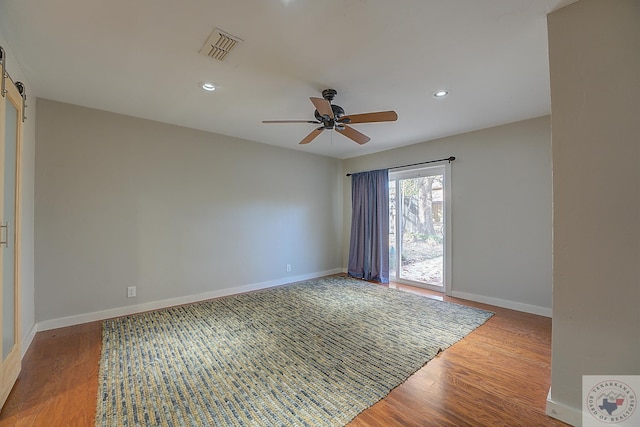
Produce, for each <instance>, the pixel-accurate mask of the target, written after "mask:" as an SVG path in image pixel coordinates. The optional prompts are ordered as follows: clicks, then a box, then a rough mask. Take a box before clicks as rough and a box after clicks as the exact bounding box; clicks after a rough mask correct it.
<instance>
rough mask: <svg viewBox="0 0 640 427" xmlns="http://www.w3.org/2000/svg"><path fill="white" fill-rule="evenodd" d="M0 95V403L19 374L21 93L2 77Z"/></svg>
mask: <svg viewBox="0 0 640 427" xmlns="http://www.w3.org/2000/svg"><path fill="white" fill-rule="evenodd" d="M5 83H6V89H7V92H6V93H5V94H4V96H0V280H1V282H0V287H1V288H2V290H1V291H0V308H1V310H2V313H1V314H0V331H1V333H2V339H1V340H0V356H1V359H0V406H2V405H4V402H5V401H6V399H7V396H8V395H9V392H10V391H11V388H12V387H13V384H14V383H15V381H16V379H17V378H18V375H19V374H20V325H19V319H20V306H19V304H18V302H19V295H20V283H19V282H20V279H19V275H18V271H19V260H18V258H19V255H20V249H19V242H20V239H19V235H20V226H19V211H20V209H19V200H20V197H19V191H20V183H19V177H20V141H21V136H22V102H23V100H22V96H21V95H20V93H19V91H18V89H17V87H16V86H15V85H14V84H13V82H12V81H11V79H10V78H8V77H6V76H5Z"/></svg>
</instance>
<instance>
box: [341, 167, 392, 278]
mask: <svg viewBox="0 0 640 427" xmlns="http://www.w3.org/2000/svg"><path fill="white" fill-rule="evenodd" d="M351 207H352V213H351V243H350V245H349V266H348V271H349V276H351V277H356V278H358V279H365V280H373V281H377V282H381V283H389V171H388V170H387V169H381V170H376V171H370V172H362V173H354V174H353V175H351Z"/></svg>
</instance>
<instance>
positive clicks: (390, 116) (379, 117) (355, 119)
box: [338, 111, 398, 124]
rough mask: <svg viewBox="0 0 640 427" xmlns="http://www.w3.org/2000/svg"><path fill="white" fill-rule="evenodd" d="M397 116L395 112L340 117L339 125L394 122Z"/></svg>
mask: <svg viewBox="0 0 640 427" xmlns="http://www.w3.org/2000/svg"><path fill="white" fill-rule="evenodd" d="M396 120H398V114H397V113H396V112H395V111H378V112H377V113H363V114H350V115H348V116H342V117H340V120H338V121H339V122H340V123H349V124H353V123H375V122H395V121H396Z"/></svg>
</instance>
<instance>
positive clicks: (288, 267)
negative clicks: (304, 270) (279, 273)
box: [287, 264, 291, 273]
mask: <svg viewBox="0 0 640 427" xmlns="http://www.w3.org/2000/svg"><path fill="white" fill-rule="evenodd" d="M287 273H291V264H287Z"/></svg>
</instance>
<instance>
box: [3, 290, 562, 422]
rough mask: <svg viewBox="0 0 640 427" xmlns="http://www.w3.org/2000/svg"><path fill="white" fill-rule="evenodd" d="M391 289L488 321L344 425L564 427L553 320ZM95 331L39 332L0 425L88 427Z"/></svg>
mask: <svg viewBox="0 0 640 427" xmlns="http://www.w3.org/2000/svg"><path fill="white" fill-rule="evenodd" d="M392 286H395V287H397V288H398V289H401V290H405V291H409V292H412V293H417V294H421V295H424V296H426V297H430V298H436V299H444V300H448V301H452V302H456V303H459V304H465V305H469V306H473V307H478V308H483V309H486V310H490V311H493V312H494V313H495V315H494V316H493V317H492V318H491V319H490V320H489V321H488V322H486V323H485V324H484V325H482V326H481V327H479V328H478V329H477V330H476V331H474V332H472V333H471V334H470V335H468V336H467V337H465V338H464V339H463V340H461V341H460V342H459V343H457V344H455V345H453V346H452V347H450V348H449V349H447V350H445V351H444V352H443V353H441V354H439V355H438V356H437V357H436V358H434V359H433V360H432V361H430V362H429V363H427V364H426V365H425V366H424V367H423V368H422V369H420V370H419V371H418V372H416V373H415V374H414V375H413V376H411V377H410V378H409V379H407V381H405V382H404V383H403V384H401V385H400V386H398V387H396V388H395V389H394V390H392V391H391V393H390V394H389V395H388V396H386V397H385V398H384V399H382V400H381V401H379V402H378V403H377V404H375V405H373V406H372V407H371V408H368V409H367V410H365V411H363V412H362V413H361V414H360V415H358V417H356V418H355V419H354V420H353V421H352V422H351V423H350V424H349V426H350V427H364V426H368V427H371V426H381V427H382V426H384V427H390V426H405V427H406V426H456V427H460V426H474V427H475V426H514V425H522V426H566V424H564V423H562V422H560V421H557V420H554V419H553V418H550V417H547V416H546V415H545V413H544V408H545V404H546V396H547V392H548V389H549V381H550V375H551V367H550V365H551V319H549V318H546V317H542V316H536V315H532V314H527V313H521V312H517V311H513V310H508V309H504V308H500V307H493V306H489V305H486V304H481V303H475V302H471V301H465V300H459V299H455V298H449V297H443V296H442V295H441V294H438V293H434V292H431V291H426V290H423V289H420V288H414V287H410V286H405V285H400V284H393V285H392ZM101 325H102V323H101V322H92V323H87V324H84V325H77V326H72V327H68V328H61V329H55V330H51V331H45V332H39V333H38V334H36V337H35V338H34V340H33V342H32V344H31V347H30V348H29V350H28V351H27V354H26V355H25V357H24V359H23V362H22V373H21V374H20V377H19V378H18V381H17V382H16V385H15V386H14V388H13V390H12V391H11V394H10V395H9V398H8V399H7V402H6V404H5V406H4V408H3V409H2V412H0V427H5V426H20V427H22V426H35V427H37V426H47V427H49V426H92V425H93V424H94V417H95V404H96V395H97V390H98V368H99V366H98V363H99V358H100V346H101Z"/></svg>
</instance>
